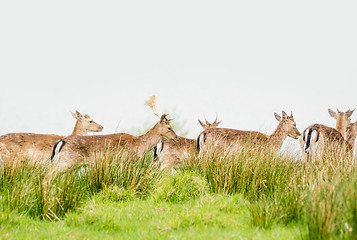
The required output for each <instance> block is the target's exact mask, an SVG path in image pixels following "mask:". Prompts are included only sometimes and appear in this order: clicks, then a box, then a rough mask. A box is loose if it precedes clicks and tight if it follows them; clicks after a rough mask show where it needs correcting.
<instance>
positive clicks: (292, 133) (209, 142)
mask: <svg viewBox="0 0 357 240" xmlns="http://www.w3.org/2000/svg"><path fill="white" fill-rule="evenodd" d="M274 115H275V118H276V120H277V121H278V122H279V124H278V126H277V128H276V129H275V131H274V132H273V133H272V134H271V135H266V134H264V133H261V132H256V131H242V130H236V129H227V128H209V129H207V130H204V131H203V132H202V133H201V134H200V135H199V136H198V139H197V142H198V144H197V148H198V151H199V154H200V155H201V154H202V153H203V152H204V151H206V149H207V148H208V147H213V148H216V149H220V150H223V149H226V150H230V149H232V150H234V149H235V148H237V147H243V146H245V145H246V144H249V145H250V146H252V147H258V148H263V149H269V150H275V151H276V150H278V149H280V147H281V145H282V144H283V142H284V140H285V139H286V137H287V136H289V137H292V138H294V139H298V138H299V136H300V132H299V131H298V129H297V128H296V123H295V121H294V117H293V114H292V113H291V115H290V116H288V115H287V114H286V113H285V112H284V111H282V116H279V115H278V114H277V113H274Z"/></svg>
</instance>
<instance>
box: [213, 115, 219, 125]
mask: <svg viewBox="0 0 357 240" xmlns="http://www.w3.org/2000/svg"><path fill="white" fill-rule="evenodd" d="M217 117H218V116H217V113H216V119H215V120H214V122H213V123H212V124H215V123H217Z"/></svg>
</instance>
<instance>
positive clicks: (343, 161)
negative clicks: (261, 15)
mask: <svg viewBox="0 0 357 240" xmlns="http://www.w3.org/2000/svg"><path fill="white" fill-rule="evenodd" d="M27 162H28V161H27V160H26V159H24V160H23V162H20V163H18V164H13V165H12V166H6V167H5V168H4V169H3V172H2V173H1V175H0V206H1V216H0V221H1V223H2V224H1V226H2V227H1V228H0V236H5V235H6V234H9V231H12V230H13V229H14V228H15V229H16V228H17V227H18V226H19V224H18V223H17V222H22V221H24V222H25V223H21V224H24V226H27V225H31V222H34V223H33V224H35V225H37V224H38V225H41V226H43V227H44V228H46V227H45V226H51V227H54V225H56V227H54V229H56V231H58V232H57V234H59V236H61V237H68V236H67V235H66V234H64V231H66V230H67V231H70V232H74V233H75V234H74V235H73V237H85V236H87V234H88V233H87V232H88V231H89V232H91V233H92V234H93V236H95V235H96V234H95V233H97V234H100V233H101V234H103V232H105V234H107V236H108V238H117V234H118V233H119V232H120V233H122V234H123V235H122V236H123V238H161V237H165V238H185V237H186V238H197V239H201V238H210V237H209V236H213V237H214V236H215V237H216V238H217V237H221V238H234V236H236V237H237V236H241V237H242V238H251V237H258V238H259V239H261V238H267V239H269V238H279V237H281V239H286V238H302V239H331V238H337V239H355V238H356V237H357V234H356V230H357V226H356V225H357V200H356V199H357V174H356V172H355V169H356V163H355V160H353V159H350V158H349V157H348V156H344V155H336V154H326V155H325V156H323V157H321V159H318V161H314V162H309V163H306V162H302V161H300V160H297V157H296V156H282V155H280V154H278V153H272V152H262V151H259V150H256V149H249V148H248V149H247V148H246V149H244V151H240V152H235V153H233V154H232V153H231V152H226V153H217V152H214V151H211V152H209V153H208V154H205V155H204V156H202V157H196V156H194V157H192V158H191V159H186V160H185V161H184V163H183V165H182V167H181V168H180V169H178V170H177V171H178V172H177V173H176V174H175V175H172V174H168V173H165V172H160V171H159V170H158V166H157V164H156V163H152V162H151V156H149V155H148V156H145V157H144V158H142V159H138V158H136V157H133V156H128V155H125V154H124V155H118V154H112V153H111V152H102V153H96V154H94V155H93V156H92V157H91V158H90V159H89V161H88V163H87V164H85V165H81V166H77V167H76V168H74V169H73V170H72V171H69V172H66V173H62V174H58V175H56V176H53V177H51V178H50V179H48V178H46V174H47V173H48V171H49V169H48V168H49V166H46V165H40V164H31V165H30V164H27ZM117 218H119V219H118V220H117ZM44 220H45V221H44ZM48 220H50V221H48ZM53 221H54V222H53ZM11 229H12V230H11ZM135 229H136V230H135ZM25 232H27V233H28V231H26V230H25V231H24V232H21V231H18V235H17V236H21V234H24V233H25ZM30 232H31V231H30ZM144 233H145V234H144ZM1 234H2V235H1ZM46 234H47V233H44V235H43V236H44V237H45V236H47V235H46ZM76 234H77V235H76ZM140 234H144V235H140ZM209 234H211V235H209ZM30 235H31V234H30ZM13 237H14V236H13ZM213 237H212V238H213ZM283 237H285V238H283ZM14 238H16V237H14ZM19 238H21V237H19ZM98 238H99V237H98Z"/></svg>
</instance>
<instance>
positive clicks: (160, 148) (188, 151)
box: [154, 115, 221, 169]
mask: <svg viewBox="0 0 357 240" xmlns="http://www.w3.org/2000/svg"><path fill="white" fill-rule="evenodd" d="M198 122H199V123H200V125H201V126H202V127H203V129H204V130H206V129H209V128H216V127H217V126H218V125H219V124H220V122H221V121H219V122H217V115H216V119H215V121H214V122H213V123H210V122H208V121H207V119H206V117H205V123H203V122H202V121H201V120H198ZM196 146H197V140H196V139H190V138H184V137H178V140H177V141H171V140H168V139H165V140H162V141H160V142H159V143H158V144H157V145H156V146H155V148H154V160H155V161H158V163H159V164H160V169H168V168H172V167H174V166H175V165H177V164H180V163H181V161H182V159H185V158H186V159H187V158H188V157H190V156H192V155H193V154H194V153H195V151H196Z"/></svg>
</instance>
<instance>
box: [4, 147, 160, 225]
mask: <svg viewBox="0 0 357 240" xmlns="http://www.w3.org/2000/svg"><path fill="white" fill-rule="evenodd" d="M20 159H22V160H18V162H17V163H16V164H13V165H10V164H9V165H7V166H5V167H4V169H3V171H2V172H1V174H0V196H1V197H0V205H1V208H2V209H1V210H2V211H3V212H11V211H16V212H18V213H21V214H29V215H30V216H32V217H35V218H40V219H50V220H53V219H57V220H59V219H61V217H63V216H65V214H66V213H67V212H68V211H71V210H74V209H77V208H78V207H79V206H80V204H81V203H82V201H83V200H85V199H87V198H88V197H90V196H92V195H94V194H96V193H98V192H100V191H101V190H105V189H108V188H113V187H117V188H120V189H123V190H130V191H132V192H133V193H134V195H135V196H140V197H145V196H147V195H148V194H149V192H150V191H151V189H152V187H153V186H154V185H155V183H156V181H157V180H158V179H159V178H160V172H159V171H157V166H155V165H154V164H151V162H150V161H148V157H147V156H145V157H143V158H138V157H135V156H131V155H129V154H120V155H118V154H117V153H114V152H112V151H105V152H100V153H99V152H98V153H95V154H93V156H91V157H90V158H89V159H88V161H86V162H87V163H86V164H81V165H76V166H74V167H73V168H71V169H69V170H68V171H65V172H57V173H56V172H55V173H54V174H53V175H52V174H51V175H49V174H50V173H53V171H51V166H49V164H28V163H29V161H28V159H26V158H20Z"/></svg>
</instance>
